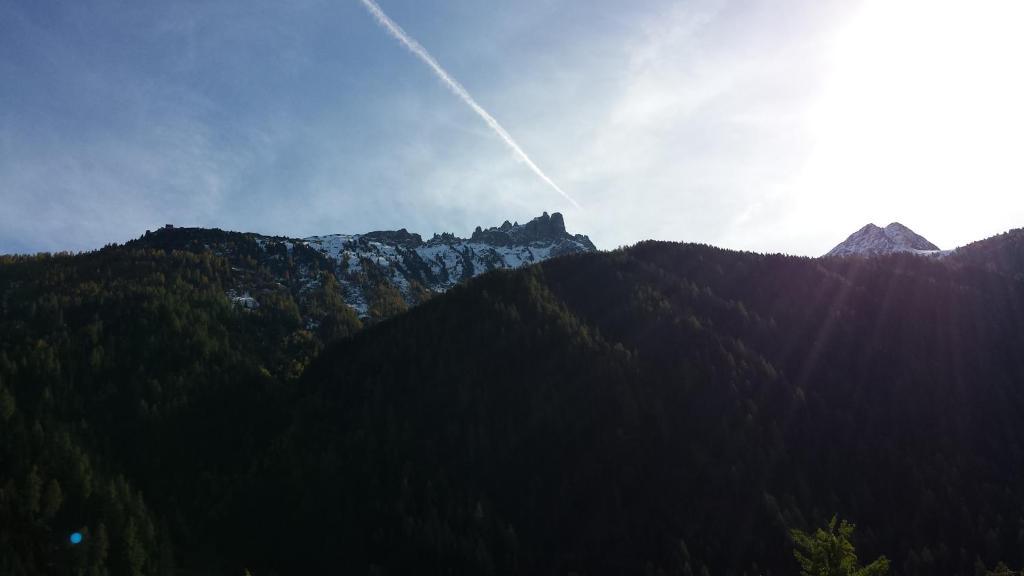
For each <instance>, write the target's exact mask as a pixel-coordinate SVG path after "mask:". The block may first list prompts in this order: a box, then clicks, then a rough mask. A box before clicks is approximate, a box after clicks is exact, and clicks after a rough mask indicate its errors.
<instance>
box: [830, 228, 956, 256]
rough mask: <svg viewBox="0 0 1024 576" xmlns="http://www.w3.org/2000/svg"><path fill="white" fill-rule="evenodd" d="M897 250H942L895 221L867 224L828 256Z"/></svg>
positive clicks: (927, 252)
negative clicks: (886, 223) (885, 223)
mask: <svg viewBox="0 0 1024 576" xmlns="http://www.w3.org/2000/svg"><path fill="white" fill-rule="evenodd" d="M896 252H911V253H922V254H935V253H939V252H940V250H939V247H938V246H936V245H935V244H932V243H931V242H929V241H928V240H927V239H925V238H924V237H923V236H921V235H920V234H918V233H916V232H914V231H913V230H911V229H910V228H908V227H906V226H904V225H903V224H900V223H899V222H893V223H891V224H889V225H888V226H886V227H885V228H880V227H878V226H876V225H875V224H867V225H866V226H864V227H863V228H861V229H860V230H857V231H856V232H854V233H853V234H851V235H850V236H849V237H848V238H847V239H846V240H844V241H843V242H841V243H840V244H839V245H837V246H836V247H835V248H833V249H832V250H830V251H829V253H828V254H826V256H875V255H879V254H892V253H896Z"/></svg>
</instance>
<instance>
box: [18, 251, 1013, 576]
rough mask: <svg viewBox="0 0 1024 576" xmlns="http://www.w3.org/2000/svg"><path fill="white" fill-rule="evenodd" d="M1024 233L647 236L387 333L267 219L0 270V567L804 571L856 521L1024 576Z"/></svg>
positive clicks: (517, 279) (448, 297)
mask: <svg viewBox="0 0 1024 576" xmlns="http://www.w3.org/2000/svg"><path fill="white" fill-rule="evenodd" d="M210 233H211V234H223V233H219V232H210ZM189 234H193V235H194V234H195V232H189ZM1018 236H1019V234H1016V233H1010V234H1008V235H1003V236H999V237H995V238H993V239H989V240H987V241H983V242H982V243H978V244H976V245H973V247H970V249H969V250H966V249H964V250H961V251H958V252H957V253H955V254H954V255H952V256H951V257H950V258H947V259H943V260H934V259H926V258H919V257H915V256H913V255H910V254H903V255H899V254H897V255H890V256H879V257H875V258H866V259H865V258H854V259H808V258H795V257H787V256H778V255H771V256H768V255H758V254H751V253H739V252H732V251H727V250H721V249H717V248H712V247H707V246H699V245H687V244H671V243H655V242H647V243H642V244H639V245H637V246H634V247H632V248H628V249H624V250H619V251H615V252H609V253H589V254H576V255H569V256H566V257H561V258H555V259H552V260H549V261H547V262H544V263H542V264H540V265H538V266H531V267H527V268H524V269H520V270H516V271H502V270H497V271H493V272H491V273H489V274H484V275H483V276H481V277H479V278H476V279H474V280H471V281H470V282H469V283H468V284H465V285H458V286H455V287H453V288H452V289H450V290H449V291H447V293H445V294H444V295H441V296H438V297H433V298H430V299H429V300H427V301H426V302H424V303H422V304H420V305H419V306H416V307H414V308H412V309H411V310H409V311H408V312H405V313H401V314H398V315H395V316H392V317H390V319H385V320H383V321H379V322H375V323H371V326H370V327H369V328H365V329H364V328H361V323H360V322H359V320H358V319H357V318H355V315H354V314H353V313H352V311H351V309H350V308H349V307H347V306H346V305H345V304H344V302H343V301H342V300H341V299H339V298H338V293H339V292H338V291H337V290H328V289H326V288H324V289H321V290H320V291H319V292H316V293H315V294H318V295H316V296H315V297H311V298H308V299H303V298H296V297H295V293H294V292H292V290H291V288H290V287H289V286H290V285H289V284H288V283H287V282H279V281H278V280H277V278H281V277H285V274H284V272H288V271H289V270H292V269H293V268H283V269H282V270H280V271H279V270H275V269H274V268H273V266H272V265H270V264H267V263H265V262H266V261H260V260H258V259H257V258H256V257H253V260H254V261H256V263H255V264H252V263H250V264H247V265H246V266H248V268H245V266H239V265H238V263H243V264H244V262H245V257H244V255H242V254H241V251H242V250H245V249H248V248H247V247H249V246H250V239H248V238H246V237H245V235H239V236H238V237H237V238H238V240H239V242H238V246H240V248H235V249H232V251H228V252H226V253H223V254H217V253H215V252H214V251H213V250H208V249H199V250H172V249H170V248H169V247H158V249H154V248H146V247H143V246H141V245H138V244H131V245H128V246H123V247H118V246H111V247H108V248H106V249H104V250H101V251H98V252H95V253H90V254H84V255H79V256H63V255H58V256H38V257H3V258H2V259H0V344H2V347H0V512H2V513H0V573H4V574H39V573H52V574H62V573H68V572H72V573H75V572H81V573H96V574H101V573H103V571H104V570H107V571H108V572H109V573H112V574H114V573H116V574H172V573H186V574H197V573H198V574H237V573H241V571H242V569H243V568H245V569H249V570H250V571H252V573H253V574H255V575H257V576H261V575H265V574H298V573H311V572H325V571H326V572H332V571H343V572H346V573H348V572H352V573H376V574H384V573H387V574H401V573H408V572H415V573H428V574H430V573H436V574H449V573H495V574H509V573H521V574H566V573H578V574H622V573H641V572H643V573H664V574H690V573H692V574H701V573H702V572H703V571H706V572H707V573H709V574H737V575H738V574H743V573H747V574H755V573H757V574H762V573H763V574H789V573H793V572H794V571H795V566H794V563H793V560H792V556H791V543H790V541H789V537H788V535H787V529H788V528H803V529H807V528H811V527H814V526H819V525H821V524H823V523H824V522H825V521H826V520H827V519H828V518H830V517H831V516H832V515H833V514H839V515H840V516H842V517H844V518H848V519H850V520H853V521H855V522H857V523H858V525H859V526H860V529H859V530H858V540H857V545H858V550H861V551H863V553H864V555H865V556H866V557H873V556H874V555H878V554H886V555H887V556H889V558H891V559H892V560H893V562H894V573H896V574H908V575H910V574H928V573H932V572H935V571H946V572H948V573H956V574H974V573H975V570H976V566H978V565H981V564H985V565H988V566H992V565H994V564H995V563H996V562H997V561H999V560H1004V561H1007V562H1009V563H1010V564H1011V565H1020V564H1021V562H1022V561H1024V557H1022V556H1021V551H1022V550H1024V539H1022V538H1024V537H1022V536H1021V534H1024V532H1022V530H1021V526H1024V494H1021V493H1020V491H1019V490H1018V488H1017V483H1018V479H1019V478H1020V477H1021V474H1022V473H1024V448H1022V447H1024V424H1021V420H1020V418H1019V414H1020V412H1021V410H1022V408H1024V391H1022V390H1021V389H1020V387H1019V383H1020V382H1021V381H1024V358H1022V357H1021V355H1020V354H1019V351H1020V350H1021V349H1022V347H1024V308H1022V307H1021V306H1020V302H1022V301H1024V285H1022V283H1021V282H1020V280H1019V276H1020V273H1021V269H1020V268H1018V267H1017V264H1016V263H1017V262H1019V260H1018V259H1016V256H1017V255H1019V252H1020V251H1019V242H1016V239H1017V238H1018ZM218 237H220V236H218ZM232 238H235V237H232ZM189 242H194V243H198V244H202V243H203V242H204V241H203V240H202V239H201V238H196V237H194V236H193V237H191V238H190V239H189ZM281 260H282V262H286V260H285V259H284V258H282V259H281ZM287 262H289V266H295V267H296V268H294V269H298V268H297V267H299V266H308V269H314V267H315V266H318V265H319V264H316V263H317V262H324V260H322V259H321V257H320V256H318V255H316V253H315V251H313V252H311V253H309V254H308V255H306V253H305V252H304V251H303V249H302V248H296V247H293V253H292V255H291V259H290V260H288V261H287ZM240 270H242V271H243V273H244V276H243V275H242V274H243V273H240ZM321 270H322V269H321ZM332 276H333V275H332ZM240 277H241V278H246V280H245V281H246V282H251V283H252V284H253V285H259V286H264V288H260V290H264V292H262V293H261V296H260V306H259V307H258V308H247V307H245V306H244V305H239V304H233V303H232V301H231V299H230V298H228V297H227V294H228V293H229V291H230V290H233V289H236V288H238V285H237V283H238V279H239V278H240ZM278 284H280V285H278ZM324 286H330V283H329V281H328V282H327V283H325V284H324ZM310 311H313V312H310ZM325 311H326V312H325ZM313 313H316V314H323V316H322V318H333V319H334V320H333V321H332V322H334V325H335V326H337V327H339V332H332V333H331V334H329V335H328V334H326V333H322V332H321V331H320V330H321V328H320V326H323V324H320V325H318V326H316V327H314V326H312V325H310V324H309V323H308V320H307V318H306V316H308V315H311V314H313ZM74 530H79V531H82V532H83V534H85V536H86V538H85V540H84V542H83V544H82V545H80V546H78V547H74V548H73V547H71V546H70V545H69V544H68V543H67V535H68V534H69V533H70V532H71V531H74ZM90 571H91V572H90Z"/></svg>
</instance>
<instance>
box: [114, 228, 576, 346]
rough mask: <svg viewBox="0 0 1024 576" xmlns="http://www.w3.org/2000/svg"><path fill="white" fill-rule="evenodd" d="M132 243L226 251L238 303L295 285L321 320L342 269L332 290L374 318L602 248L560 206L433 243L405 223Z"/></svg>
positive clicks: (293, 290) (193, 234) (183, 234)
mask: <svg viewBox="0 0 1024 576" xmlns="http://www.w3.org/2000/svg"><path fill="white" fill-rule="evenodd" d="M129 246H131V247H138V248H159V249H163V250H188V251H192V252H203V251H210V252H212V253H213V254H216V255H218V256H223V257H226V258H228V259H229V261H230V262H231V264H232V271H233V282H232V286H231V287H230V288H229V289H228V290H227V292H226V294H227V296H228V297H229V298H231V299H232V301H234V302H236V303H237V304H238V305H240V306H243V307H248V308H250V309H251V308H255V307H258V306H259V305H260V302H261V300H262V299H264V298H265V297H267V296H268V295H272V294H274V293H282V292H288V293H290V294H291V295H292V296H293V297H294V298H295V300H296V302H297V303H298V305H299V308H300V313H301V315H302V317H303V320H304V321H305V322H306V323H308V324H309V325H310V326H311V327H313V328H315V327H316V326H318V325H319V323H320V322H321V321H322V318H321V316H320V315H318V314H317V313H315V312H314V311H309V310H307V309H306V308H307V307H306V306H305V302H306V301H307V300H308V296H309V294H311V293H315V292H317V291H318V290H321V289H322V287H323V285H324V282H325V281H326V280H325V278H326V276H331V277H332V278H331V279H330V283H331V287H330V289H331V290H335V291H336V292H337V293H338V296H339V297H340V298H341V299H342V300H343V302H344V303H345V304H346V305H347V306H348V307H349V308H351V309H352V310H353V311H354V312H355V313H356V315H358V317H359V318H360V319H362V320H363V321H371V322H372V321H378V320H381V319H384V318H387V317H389V316H392V315H394V314H396V313H398V312H401V311H403V310H405V309H406V308H408V307H409V306H413V305H415V304H418V303H420V302H423V301H424V300H426V299H427V298H429V297H431V296H433V295H434V294H437V293H441V292H444V291H446V290H448V289H450V288H451V287H453V286H455V285H457V284H459V283H460V282H465V281H466V280H468V279H470V278H473V277H474V276H478V275H480V274H482V273H484V272H488V271H490V270H495V269H505V268H518V267H521V266H526V265H529V264H535V263H538V262H542V261H544V260H546V259H548V258H553V257H556V256H564V255H568V254H577V253H585V252H593V251H595V250H596V248H595V247H594V244H593V243H592V242H591V241H590V239H589V238H588V237H587V236H585V235H582V234H576V235H571V234H569V233H568V232H566V229H565V221H564V219H563V217H562V215H561V214H559V213H557V212H556V213H554V214H551V215H550V216H549V215H548V213H547V212H545V213H544V214H543V215H541V216H539V217H537V218H534V219H533V220H531V221H530V222H527V223H526V224H519V223H518V222H517V223H515V224H512V223H509V222H508V221H505V223H504V224H502V225H501V226H497V227H493V228H488V229H486V230H485V229H482V228H480V227H477V228H476V230H475V231H474V232H473V234H472V236H471V237H470V238H468V239H466V238H459V237H457V236H455V235H454V234H450V233H445V234H435V235H434V237H433V238H431V239H430V240H427V241H424V240H423V238H422V237H421V236H420V235H419V234H414V233H410V232H408V231H407V230H406V229H404V228H403V229H401V230H395V231H379V232H369V233H366V234H332V235H327V236H313V237H310V238H305V239H297V238H283V237H272V236H264V235H260V234H253V233H237V232H224V231H222V230H216V229H213V230H209V229H200V228H176V227H173V226H167V227H165V228H162V229H160V230H157V231H155V232H147V233H146V234H145V235H144V236H143V237H142V238H140V239H139V240H136V241H134V242H130V243H129Z"/></svg>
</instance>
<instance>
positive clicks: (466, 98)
mask: <svg viewBox="0 0 1024 576" xmlns="http://www.w3.org/2000/svg"><path fill="white" fill-rule="evenodd" d="M359 1H360V2H362V3H363V6H365V7H366V9H367V10H369V11H370V14H372V15H373V17H374V19H375V20H377V23H378V24H380V25H381V26H383V27H384V29H385V30H387V31H388V33H390V34H391V35H392V36H394V37H395V39H396V40H398V41H399V42H401V43H402V44H403V45H404V46H405V47H406V48H408V49H409V51H410V52H412V53H413V54H414V55H416V56H417V57H418V58H419V59H420V60H423V62H424V63H426V65H427V66H430V68H431V69H432V70H433V71H434V73H435V74H437V77H438V78H440V79H441V80H442V81H443V82H444V83H445V84H446V85H447V86H448V88H449V89H451V91H452V92H454V93H455V95H456V96H458V97H459V98H461V99H462V101H463V102H465V103H466V105H467V106H469V107H470V108H472V110H473V111H474V112H476V113H477V115H478V116H480V117H481V118H483V120H484V122H486V123H487V125H488V126H490V127H491V130H494V132H495V133H496V134H497V135H498V136H500V137H501V139H502V140H504V141H505V144H508V147H509V148H511V149H512V152H514V153H515V155H516V156H517V157H519V159H520V160H522V161H523V163H525V164H526V165H527V166H528V167H529V168H530V170H533V173H534V174H536V175H537V176H538V177H539V178H540V179H541V180H543V181H544V182H545V183H546V184H547V185H548V186H551V187H552V188H553V189H554V190H555V192H558V193H559V194H561V195H562V197H564V198H565V199H566V200H568V201H569V202H571V203H572V205H573V206H575V207H577V208H579V207H580V205H579V203H577V202H576V201H575V200H573V199H572V196H569V195H568V194H566V193H565V191H563V190H562V189H561V188H559V187H558V184H555V182H554V181H553V180H552V179H551V178H548V175H547V174H545V173H544V171H543V170H541V169H540V167H538V166H537V165H536V164H534V162H533V160H530V157H529V156H527V155H526V152H524V151H523V149H522V148H520V147H519V144H516V141H515V140H514V139H513V138H512V135H511V134H509V133H508V131H507V130H505V129H504V128H502V126H501V124H499V123H498V121H497V120H495V118H494V116H491V115H490V113H488V112H487V110H484V109H483V107H482V106H480V105H479V104H477V102H476V100H474V99H473V96H472V95H471V94H470V93H469V92H468V91H467V90H466V89H465V88H463V87H462V84H459V82H458V80H456V79H455V78H452V76H451V75H450V74H448V71H447V70H445V69H444V68H442V67H441V65H440V64H439V63H438V62H437V60H434V57H433V56H431V55H430V53H429V52H427V49H426V48H424V47H423V46H422V45H421V44H420V43H419V42H417V41H416V40H415V39H414V38H412V37H411V36H409V35H408V34H406V33H405V30H402V27H401V26H399V25H398V24H396V23H395V21H394V20H392V19H391V18H388V15H387V14H385V13H384V11H383V10H381V8H380V6H378V5H377V3H376V2H374V0H359Z"/></svg>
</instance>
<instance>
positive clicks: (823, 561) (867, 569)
mask: <svg viewBox="0 0 1024 576" xmlns="http://www.w3.org/2000/svg"><path fill="white" fill-rule="evenodd" d="M836 522H837V520H836V517H835V516H833V517H832V520H831V521H830V522H829V523H828V530H827V531H826V530H824V529H822V528H818V530H817V531H816V532H814V533H813V534H807V533H806V532H802V531H800V530H792V531H790V535H791V536H792V537H793V542H794V544H796V549H794V550H793V555H794V556H796V560H797V562H799V563H800V576H884V575H885V574H888V573H889V560H888V559H887V558H886V557H885V556H880V557H879V558H878V559H877V560H875V561H874V562H872V563H871V564H868V565H867V566H864V567H861V566H860V564H859V563H858V561H857V553H856V552H855V551H854V547H853V543H852V542H850V537H851V536H853V530H854V525H853V524H850V523H849V522H847V521H845V520H843V521H842V522H840V523H839V525H838V526H836Z"/></svg>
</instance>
